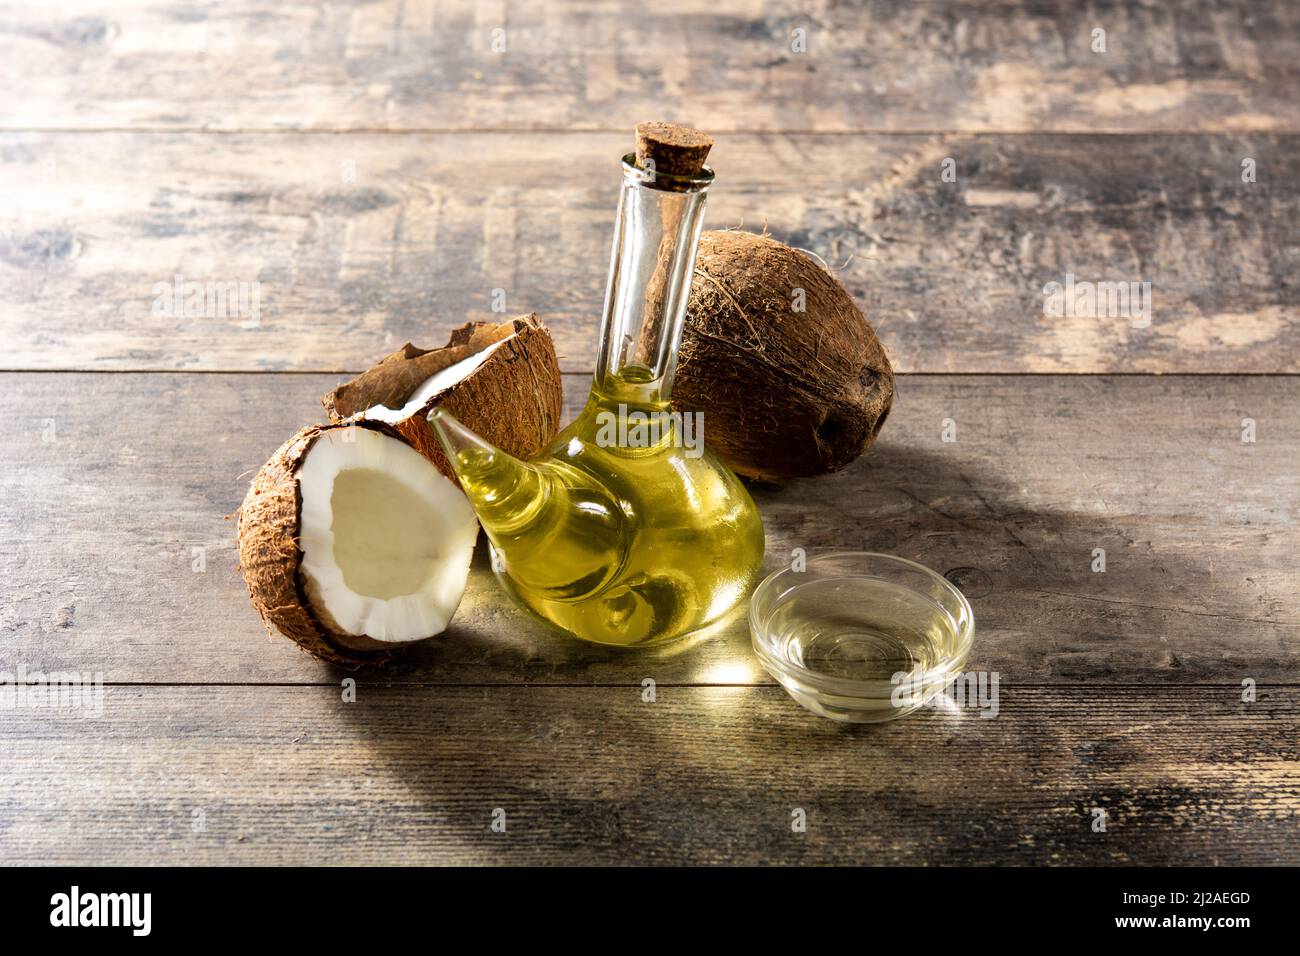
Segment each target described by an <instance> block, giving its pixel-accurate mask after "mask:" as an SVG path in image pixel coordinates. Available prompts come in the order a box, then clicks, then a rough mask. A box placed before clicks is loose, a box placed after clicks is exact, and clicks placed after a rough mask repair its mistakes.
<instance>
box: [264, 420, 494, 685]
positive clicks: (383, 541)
mask: <svg viewBox="0 0 1300 956" xmlns="http://www.w3.org/2000/svg"><path fill="white" fill-rule="evenodd" d="M477 536H478V522H477V520H476V519H475V517H474V512H473V509H472V508H471V507H470V504H469V501H468V500H467V499H466V498H465V496H464V494H463V493H462V492H461V491H460V489H459V488H458V487H456V486H455V485H454V484H452V482H451V481H449V480H448V479H447V478H446V477H444V476H443V475H442V474H441V473H440V472H439V471H438V469H437V468H435V467H434V466H433V464H432V463H431V462H429V461H428V459H426V458H425V457H424V456H422V455H420V454H419V453H418V452H417V451H415V449H413V448H412V447H411V446H410V445H409V444H408V443H407V442H406V441H405V440H404V439H403V438H402V437H401V435H400V434H399V433H398V432H397V431H396V430H395V429H394V428H393V427H392V426H391V425H388V424H386V423H383V422H378V421H370V420H358V421H355V422H351V423H340V424H332V425H313V426H311V427H309V428H304V429H303V430H302V431H300V432H299V433H298V434H296V435H295V436H294V437H293V438H291V439H289V441H287V442H285V443H284V445H282V446H281V447H280V449H279V450H278V451H276V453H275V454H274V455H273V456H272V457H271V460H270V461H268V462H267V463H266V465H265V466H264V467H263V468H262V470H261V471H260V472H259V473H258V474H257V476H256V477H255V478H254V479H253V483H252V486H251V487H250V488H249V490H248V495H247V496H246V497H245V499H244V503H243V505H242V506H241V508H240V510H239V563H240V568H241V570H242V571H243V574H244V580H245V581H246V582H247V583H248V590H249V594H250V596H251V598H252V602H253V606H254V607H255V608H257V610H258V612H259V613H260V614H261V615H262V618H263V620H265V621H266V622H267V623H268V624H271V625H274V626H275V627H276V628H277V629H278V630H279V631H280V632H281V633H282V634H284V635H285V636H287V637H290V638H292V639H293V640H295V641H297V642H298V643H299V644H300V645H301V646H302V647H303V648H305V649H306V650H308V651H310V652H311V653H312V654H314V655H315V656H316V657H319V658H321V659H324V660H328V661H333V662H336V663H343V664H359V663H366V662H373V661H375V660H376V659H383V658H386V657H388V656H389V655H391V653H392V652H393V651H394V650H397V649H399V648H401V647H403V646H404V645H407V644H410V643H412V642H415V641H420V640H424V639H426V638H429V637H433V636H435V635H437V634H441V633H442V632H443V631H444V630H445V629H446V627H447V625H448V623H449V622H450V621H451V617H452V614H453V613H454V612H455V610H456V608H457V606H458V605H459V604H460V599H461V596H462V595H463V594H464V592H465V582H466V580H467V579H468V576H469V568H470V561H471V559H472V556H473V552H474V542H475V540H476V538H477Z"/></svg>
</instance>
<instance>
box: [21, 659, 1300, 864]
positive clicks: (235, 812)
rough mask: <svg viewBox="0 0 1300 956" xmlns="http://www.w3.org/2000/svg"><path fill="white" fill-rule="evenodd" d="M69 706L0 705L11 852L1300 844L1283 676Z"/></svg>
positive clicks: (1180, 855)
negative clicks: (985, 713)
mask: <svg viewBox="0 0 1300 956" xmlns="http://www.w3.org/2000/svg"><path fill="white" fill-rule="evenodd" d="M74 714H75V712H74V711H54V710H18V711H14V710H11V711H3V712H0V782H2V783H3V793H4V797H3V799H0V814H2V818H0V823H2V825H0V854H2V855H3V858H4V860H5V861H6V862H8V863H23V862H27V863H47V864H49V863H71V864H86V863H101V864H102V863H114V864H117V863H187V864H191V863H221V864H228V863H259V864H267V863H277V864H279V863H285V864H288V863H314V864H339V863H370V864H400V863H405V864H414V863H515V864H525V863H529V864H548V865H554V864H561V863H606V864H628V863H773V862H786V863H836V864H863V863H867V864H876V863H906V864H918V863H936V864H937V863H947V864H989V863H1017V864H1061V865H1073V864H1082V863H1092V864H1112V863H1134V864H1152V865H1161V864H1200V865H1203V864H1229V863H1233V864H1292V865H1294V864H1296V863H1298V862H1300V839H1297V837H1298V836H1300V759H1297V753H1296V746H1295V744H1296V738H1297V734H1298V733H1300V692H1298V691H1297V689H1296V688H1294V687H1289V688H1282V687H1263V688H1260V689H1259V697H1258V700H1257V701H1256V702H1255V703H1251V704H1243V703H1241V702H1240V700H1239V692H1238V690H1236V689H1234V688H1186V687H1182V688H1113V689H1104V688H1086V689H1085V688H1069V689H1066V688H1058V689H1044V688H1026V687H1018V686H1014V685H1011V686H1008V685H1007V684H1003V685H1002V686H1001V688H1000V693H999V709H998V713H997V716H996V717H994V718H991V719H985V718H981V717H978V716H976V715H975V713H974V712H970V711H956V712H951V713H943V712H937V711H934V712H926V713H921V714H917V715H915V716H914V717H911V718H908V719H907V720H904V721H900V722H897V723H894V724H891V725H884V726H877V727H874V728H848V727H845V726H842V725H836V724H832V723H831V722H829V721H825V720H822V719H820V718H817V717H814V716H812V715H810V714H807V713H806V712H804V711H803V710H801V709H799V708H798V707H797V705H795V704H794V703H793V702H791V701H790V700H789V699H787V698H786V697H785V695H784V694H783V693H782V692H781V691H780V690H779V689H778V688H774V687H766V688H740V687H733V688H660V689H659V691H658V694H657V696H656V700H655V702H653V703H648V702H645V701H643V699H642V695H641V689H640V688H639V687H626V688H572V687H567V688H502V687H498V688H426V689H421V688H404V689H384V688H378V687H368V686H362V687H361V688H360V689H359V694H358V697H357V700H356V702H355V703H343V702H341V700H340V695H339V693H338V691H337V690H333V689H329V688H306V687H303V688H282V687H184V688H177V687H152V688H144V687H113V688H109V689H108V690H107V692H106V694H105V697H104V701H103V716H102V717H101V718H100V719H97V720H96V719H85V718H83V717H78V716H74ZM498 808H499V809H500V810H501V811H504V814H505V817H504V820H505V825H506V829H505V832H504V833H501V832H493V831H492V829H491V823H492V820H493V812H494V811H495V810H498ZM797 809H801V810H803V811H804V813H805V815H806V821H807V826H806V832H803V833H796V832H793V831H792V827H791V823H792V820H793V816H792V813H793V812H794V811H795V810H797ZM1098 809H1100V810H1104V811H1105V812H1106V830H1105V832H1104V833H1101V832H1094V830H1093V821H1094V819H1095V818H1094V810H1098Z"/></svg>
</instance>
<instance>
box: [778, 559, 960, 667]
mask: <svg viewBox="0 0 1300 956" xmlns="http://www.w3.org/2000/svg"><path fill="white" fill-rule="evenodd" d="M767 632H768V634H769V641H770V644H771V647H772V649H773V650H774V651H775V652H776V654H777V655H778V656H780V657H784V658H785V659H786V660H787V661H789V662H790V663H791V664H793V665H795V666H796V667H799V668H801V669H804V670H807V671H810V672H812V673H814V674H821V675H823V676H826V677H835V678H842V679H846V680H855V681H876V680H880V681H890V680H892V679H893V678H894V675H896V674H908V673H914V672H926V671H930V670H933V669H934V668H936V667H939V666H941V665H942V664H943V663H944V662H945V661H948V660H951V659H952V658H953V657H954V656H955V655H956V654H957V653H958V650H959V643H960V638H959V631H958V627H957V622H956V621H954V620H953V617H952V615H951V614H949V613H948V611H947V610H946V609H945V608H944V607H942V606H941V605H940V604H938V603H937V602H935V601H932V600H931V599H930V598H928V597H927V596H926V595H924V594H920V593H918V592H916V591H914V590H912V589H911V588H909V587H906V586H903V585H899V584H895V583H892V582H889V581H882V580H880V579H878V578H868V577H863V578H839V579H831V580H826V579H823V580H813V581H809V582H808V583H806V584H801V585H799V586H797V587H794V588H791V590H790V592H789V593H788V594H787V595H786V596H785V598H784V599H783V600H782V601H781V602H780V603H779V604H778V605H777V606H776V607H775V608H774V609H773V611H772V613H771V615H770V617H769V618H768V621H767Z"/></svg>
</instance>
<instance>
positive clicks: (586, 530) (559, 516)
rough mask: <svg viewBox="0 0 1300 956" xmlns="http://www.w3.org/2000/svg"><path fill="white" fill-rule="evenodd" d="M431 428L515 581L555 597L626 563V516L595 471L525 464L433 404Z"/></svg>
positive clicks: (588, 585) (589, 589)
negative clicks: (589, 473) (586, 472)
mask: <svg viewBox="0 0 1300 956" xmlns="http://www.w3.org/2000/svg"><path fill="white" fill-rule="evenodd" d="M429 425H430V426H431V427H432V428H433V431H434V434H435V435H437V437H438V441H439V443H440V444H441V445H442V447H443V450H444V451H445V452H446V453H447V458H448V459H449V460H450V462H451V467H452V469H453V470H454V471H455V472H456V477H457V478H459V479H460V486H461V489H462V490H463V491H464V492H465V496H466V497H467V498H469V503H470V505H471V506H472V507H473V508H474V512H475V513H476V514H477V515H478V519H479V523H480V524H482V526H483V530H484V531H485V532H487V536H488V537H489V538H490V539H491V540H492V546H493V547H494V548H495V550H496V553H497V555H498V556H499V557H500V558H501V559H502V560H503V567H502V568H501V569H500V570H504V571H505V572H506V574H508V575H509V576H510V578H511V579H512V580H513V581H514V582H515V583H516V585H519V586H522V587H524V588H527V589H531V590H533V591H535V592H538V593H544V594H546V595H547V596H548V597H550V598H552V599H554V600H577V599H579V598H581V597H583V596H585V595H589V594H591V593H594V592H595V591H597V590H598V589H599V588H600V587H602V586H603V585H604V584H605V582H607V581H608V580H609V579H610V578H611V577H612V576H613V574H614V573H615V572H617V570H618V569H619V568H620V567H621V566H622V564H623V560H624V557H625V554H626V551H627V547H628V544H629V542H630V534H629V532H628V529H627V527H626V516H625V515H624V513H623V510H622V509H621V508H620V507H619V504H618V502H617V501H615V500H614V499H613V498H612V497H611V496H610V494H609V492H608V491H607V490H606V489H605V488H604V487H603V486H602V485H601V484H600V483H599V481H597V480H596V479H595V478H594V477H592V476H591V475H587V474H584V473H582V472H580V471H578V470H577V469H574V468H571V467H565V466H562V465H558V464H556V463H555V462H551V461H540V462H536V463H532V462H524V461H520V460H519V459H517V458H515V457H514V456H512V455H508V454H506V453H505V452H504V451H502V450H501V449H500V448H497V447H496V446H494V445H492V444H491V443H490V442H487V441H484V440H483V438H482V436H480V435H478V434H476V433H475V432H474V431H472V430H471V429H469V428H466V427H465V426H464V425H463V424H461V423H460V422H459V421H457V420H456V417H455V416H454V415H452V414H450V413H449V412H447V411H445V410H443V409H441V408H435V409H434V410H433V411H432V412H430V413H429Z"/></svg>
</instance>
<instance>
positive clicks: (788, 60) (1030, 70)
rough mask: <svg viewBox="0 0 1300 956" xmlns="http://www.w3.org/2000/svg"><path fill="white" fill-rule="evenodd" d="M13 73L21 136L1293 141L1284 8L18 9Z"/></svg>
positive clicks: (1206, 3) (92, 4)
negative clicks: (638, 128)
mask: <svg viewBox="0 0 1300 956" xmlns="http://www.w3.org/2000/svg"><path fill="white" fill-rule="evenodd" d="M1096 29H1103V30H1104V31H1105V33H1106V36H1105V41H1106V42H1105V52H1095V51H1094V34H1093V31H1094V30H1096ZM799 31H802V32H799ZM0 63H4V64H5V74H6V83H7V85H8V86H9V87H10V88H12V89H14V90H16V91H17V93H18V94H19V95H15V96H10V97H6V98H5V101H4V104H3V109H2V112H0V123H3V124H4V125H7V126H9V127H26V128H30V127H42V128H104V127H162V128H176V127H203V128H210V129H230V128H235V129H241V128H242V129H254V128H255V129H283V128H310V129H330V130H339V129H357V128H364V129H411V128H424V129H429V128H432V129H467V128H493V129H533V128H562V129H624V128H630V126H631V124H632V123H634V122H636V121H637V120H640V119H646V118H658V117H662V118H667V119H672V120H676V121H683V122H690V123H693V124H694V125H697V126H700V127H703V128H706V129H708V130H710V131H717V132H723V131H727V130H735V129H782V130H831V131H842V130H863V129H871V130H878V129H884V130H892V131H925V130H932V129H953V130H971V131H990V130H992V131H1009V130H1063V131H1086V132H1102V131H1132V130H1169V131H1190V130H1252V131H1255V130H1286V131H1291V132H1295V131H1298V130H1300V103H1297V100H1296V98H1295V97H1294V96H1293V95H1291V93H1292V91H1294V89H1295V83H1296V77H1297V63H1300V16H1298V15H1297V11H1296V7H1295V5H1294V4H1291V3H1288V2H1286V0H1265V2H1257V0H1179V2H1176V3H1169V4H1158V5H1146V4H1140V3H1137V2H1120V3H1112V2H1107V3H1102V4H1099V5H1097V4H1093V5H1081V4H1078V3H1077V2H1074V0H1050V2H1040V0H1035V2H1025V0H1020V2H1014V0H1008V2H988V0H950V2H927V3H911V2H908V0H880V2H872V3H864V4H853V5H847V4H837V3H832V2H829V0H815V2H811V3H808V2H796V0H776V2H766V3H758V2H754V0H690V2H686V3H675V4H672V5H670V6H664V7H662V8H660V7H656V6H647V5H644V4H640V3H636V2H634V0H622V2H615V3H609V2H600V3H598V2H590V0H588V2H578V3H559V2H547V3H527V4H524V3H476V2H471V0H458V2H437V3H411V2H404V0H371V2H356V3H331V4H328V5H324V6H322V5H319V4H314V3H307V2H301V0H299V2H287V3H286V2H279V0H242V2H233V3H222V4H217V5H210V6H192V7H180V6H177V5H175V4H157V3H144V2H139V0H137V2H131V3H114V4H105V3H103V2H102V0H74V2H64V3H60V4H59V5H58V6H57V9H51V8H50V7H49V6H48V5H28V4H21V3H16V2H11V3H7V4H6V6H5V8H4V10H3V13H2V14H0Z"/></svg>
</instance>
